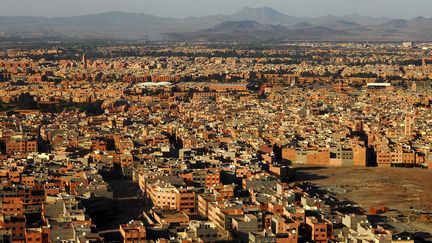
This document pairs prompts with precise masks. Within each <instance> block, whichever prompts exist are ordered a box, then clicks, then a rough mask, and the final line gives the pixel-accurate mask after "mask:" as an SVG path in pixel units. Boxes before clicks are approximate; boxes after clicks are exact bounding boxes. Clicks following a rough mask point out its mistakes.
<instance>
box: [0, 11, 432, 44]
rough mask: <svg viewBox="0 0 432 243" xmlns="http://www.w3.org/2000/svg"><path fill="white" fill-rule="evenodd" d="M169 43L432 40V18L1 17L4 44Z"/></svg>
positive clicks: (266, 14) (272, 14) (242, 14)
mask: <svg viewBox="0 0 432 243" xmlns="http://www.w3.org/2000/svg"><path fill="white" fill-rule="evenodd" d="M2 37H3V38H4V37H12V38H13V37H19V38H55V39H60V40H61V39H87V38H95V39H101V38H102V39H118V40H164V41H198V40H200V41H280V40H368V41H369V40H370V41H374V40H375V41H379V40H384V41H402V40H417V41H430V40H432V18H424V17H417V18H414V19H409V20H406V19H394V18H386V17H365V16H360V15H357V14H352V15H346V16H333V15H327V16H322V17H316V18H305V17H294V16H289V15H286V14H283V13H280V12H278V11H276V10H274V9H272V8H268V7H264V8H249V7H247V8H244V9H242V10H240V11H238V12H236V13H234V14H232V15H211V16H204V17H190V18H168V17H158V16H153V15H148V14H143V13H124V12H107V13H101V14H93V15H83V16H75V17H56V18H46V17H26V16H17V17H6V16H0V38H2Z"/></svg>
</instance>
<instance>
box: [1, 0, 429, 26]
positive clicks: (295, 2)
mask: <svg viewBox="0 0 432 243" xmlns="http://www.w3.org/2000/svg"><path fill="white" fill-rule="evenodd" d="M0 6H1V7H0V15H7V16H13V15H31V16H49V17H52V16H74V15H82V14H93V13H100V12H107V11H114V10H115V11H126V12H142V13H147V14H153V15H158V16H167V17H190V16H203V15H210V14H231V13H234V12H236V11H238V10H240V9H241V8H243V7H246V6H249V7H264V6H268V7H272V8H274V9H276V10H278V11H280V12H283V13H285V14H288V15H293V16H301V17H313V16H322V15H327V14H333V15H346V14H352V13H357V14H360V15H367V16H387V17H399V18H413V17H417V16H424V17H432V0H0ZM0 24H1V23H0Z"/></svg>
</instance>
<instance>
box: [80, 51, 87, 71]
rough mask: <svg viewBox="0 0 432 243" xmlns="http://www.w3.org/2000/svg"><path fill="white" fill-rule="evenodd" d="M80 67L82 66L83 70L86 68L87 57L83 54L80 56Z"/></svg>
mask: <svg viewBox="0 0 432 243" xmlns="http://www.w3.org/2000/svg"><path fill="white" fill-rule="evenodd" d="M81 66H82V67H83V68H87V57H86V54H85V52H84V53H83V56H82V60H81Z"/></svg>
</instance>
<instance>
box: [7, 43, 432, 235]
mask: <svg viewBox="0 0 432 243" xmlns="http://www.w3.org/2000/svg"><path fill="white" fill-rule="evenodd" d="M430 48H432V45H431V44H428V43H412V42H404V43H400V42H397V43H390V42H385V43H354V42H343V43H337V42H292V43H289V44H272V45H267V44H260V43H187V42H185V43H132V42H131V43H126V42H123V43H111V44H109V43H101V44H97V43H95V44H88V43H87V44H82V43H64V44H62V43H51V44H44V45H35V46H33V47H17V46H15V47H13V46H8V47H4V48H3V49H2V50H1V51H0V87H1V89H0V94H1V95H0V167H1V168H0V178H1V186H0V200H1V218H0V235H1V239H0V241H1V242H145V241H149V242H161V243H162V242H251V243H252V242H278V243H279V242H281V243H282V242H380V243H381V242H384V243H386V242H404V243H405V242H426V241H427V240H430V239H431V237H432V235H431V234H430V232H432V214H431V212H432V198H431V195H430V190H431V180H430V179H431V177H430V176H431V170H429V169H428V168H432V112H431V106H432V93H431V90H432V84H431V81H430V80H431V78H432V60H431V58H430V57H431V53H430ZM326 170H330V171H331V174H333V173H337V171H341V173H339V174H338V176H333V177H332V180H335V181H332V182H330V183H329V184H327V185H320V184H319V182H320V180H324V181H325V180H326V179H325V177H326V176H324V175H320V171H326ZM352 172H355V173H358V176H359V177H358V178H360V176H368V175H369V173H370V175H372V174H374V173H378V174H377V176H378V177H379V180H380V181H384V182H386V183H387V184H378V183H375V182H374V181H373V179H371V178H367V179H364V180H357V181H355V182H352V183H348V182H346V181H348V180H351V179H353V177H356V176H357V175H356V176H353V174H352ZM393 173H396V174H397V173H399V174H406V175H408V176H407V177H409V178H408V179H404V180H402V179H395V180H394V181H392V178H393V179H394V176H395V175H392V174H393ZM333 175H334V174H333ZM358 178H357V179H358ZM416 180H419V181H416ZM341 182H342V184H338V183H341ZM391 183H393V184H391ZM410 183H411V184H410ZM413 183H414V184H413ZM416 183H417V184H416ZM393 186H394V187H393ZM396 186H402V187H404V188H403V189H401V191H398V190H397V189H395V188H396ZM380 187H382V188H381V189H382V190H383V191H387V192H391V193H394V194H395V195H397V197H398V199H396V200H394V204H393V202H390V203H386V201H383V200H384V199H383V198H384V197H386V195H385V193H382V192H378V191H379V190H380V189H379V188H380ZM355 193H357V194H358V195H356V196H357V197H354V196H355ZM359 193H363V194H359ZM413 193H414V194H413ZM353 195H354V196H353ZM356 198H357V199H356ZM372 198H375V199H372ZM403 198H407V199H406V200H410V199H408V198H411V199H412V201H409V202H408V203H407V204H406V205H405V204H400V203H401V202H402V201H404V200H405V199H403ZM365 200H366V202H365ZM398 203H399V204H398Z"/></svg>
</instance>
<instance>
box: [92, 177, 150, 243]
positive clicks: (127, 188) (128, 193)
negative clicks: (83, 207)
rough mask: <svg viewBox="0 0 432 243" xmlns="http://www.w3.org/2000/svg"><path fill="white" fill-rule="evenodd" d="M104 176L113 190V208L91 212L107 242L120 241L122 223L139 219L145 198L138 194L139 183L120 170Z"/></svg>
mask: <svg viewBox="0 0 432 243" xmlns="http://www.w3.org/2000/svg"><path fill="white" fill-rule="evenodd" d="M103 177H104V180H105V181H106V182H107V183H108V184H109V185H110V187H111V189H112V190H113V194H114V200H112V210H111V212H106V213H105V212H104V214H103V215H100V214H98V215H92V214H91V212H89V213H90V216H91V217H92V219H94V224H95V225H96V227H97V229H98V231H99V232H100V233H101V236H103V237H105V242H120V232H119V226H120V224H124V223H127V222H129V221H130V220H134V219H135V220H136V219H139V218H140V215H141V214H142V212H143V210H144V209H145V205H144V203H143V199H142V198H139V197H138V196H137V195H138V193H139V188H138V185H136V184H134V183H133V182H132V180H131V179H126V178H123V176H122V175H121V172H120V171H119V170H114V171H111V172H109V173H104V174H103Z"/></svg>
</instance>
